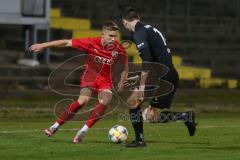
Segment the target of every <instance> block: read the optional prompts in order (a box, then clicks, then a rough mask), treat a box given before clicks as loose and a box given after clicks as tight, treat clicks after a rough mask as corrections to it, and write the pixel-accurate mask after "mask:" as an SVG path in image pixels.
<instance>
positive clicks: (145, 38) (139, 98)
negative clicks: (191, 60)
mask: <svg viewBox="0 0 240 160" xmlns="http://www.w3.org/2000/svg"><path fill="white" fill-rule="evenodd" d="M122 22H123V25H124V27H125V28H126V29H127V30H129V31H131V32H133V40H134V42H135V44H136V47H137V50H138V52H139V54H140V57H141V59H142V71H141V76H140V77H141V78H140V85H139V87H138V88H135V90H134V91H133V93H132V95H131V96H130V97H129V98H128V100H127V102H128V104H129V106H130V110H129V113H130V119H131V123H132V126H133V128H134V131H135V140H134V141H132V142H131V143H129V144H127V145H126V147H145V146H146V143H145V141H144V136H143V117H144V118H145V119H146V120H148V121H150V122H155V123H156V122H160V123H166V122H173V121H177V120H181V121H183V122H184V124H185V125H186V127H187V129H188V132H189V135H190V136H193V135H194V134H195V131H196V123H195V114H194V112H193V111H188V112H172V111H166V110H165V111H162V112H161V111H160V109H169V108H170V106H171V102H172V99H173V97H174V94H175V91H176V87H177V85H178V81H179V77H178V73H177V71H176V69H175V68H174V65H173V63H172V55H171V53H170V50H169V49H168V48H167V45H166V41H165V38H164V37H163V35H162V33H161V32H160V31H159V30H157V29H156V28H154V27H152V26H151V25H146V24H144V23H142V22H141V21H140V17H139V15H138V12H137V10H136V9H135V8H132V7H126V8H125V10H124V12H123V14H122ZM146 62H147V63H149V62H152V63H159V64H163V65H165V66H167V67H168V69H169V70H168V72H167V73H166V75H165V76H163V77H162V78H161V79H163V80H165V81H168V82H170V83H172V85H173V86H174V89H173V90H172V91H170V92H169V93H168V94H165V95H163V96H159V95H157V96H156V97H154V98H152V100H151V103H150V105H149V106H148V107H147V108H146V109H145V110H144V112H143V114H142V111H141V108H140V106H141V104H142V102H143V100H144V95H145V90H146V88H145V86H146V85H147V84H146V82H147V79H148V75H149V74H150V73H149V72H148V70H147V69H146V68H144V66H145V64H146ZM152 68H154V67H152ZM156 69H157V68H156Z"/></svg>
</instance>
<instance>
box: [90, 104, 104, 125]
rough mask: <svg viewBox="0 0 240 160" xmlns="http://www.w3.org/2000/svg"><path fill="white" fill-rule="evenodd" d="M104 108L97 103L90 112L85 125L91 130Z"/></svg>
mask: <svg viewBox="0 0 240 160" xmlns="http://www.w3.org/2000/svg"><path fill="white" fill-rule="evenodd" d="M104 109H105V106H104V105H102V104H100V103H98V104H97V105H96V106H95V107H94V109H93V110H92V112H91V114H90V117H89V118H88V120H87V122H86V125H87V126H88V128H91V127H92V126H93V125H94V124H95V123H96V122H97V121H98V120H99V119H100V118H101V116H102V115H103V113H104Z"/></svg>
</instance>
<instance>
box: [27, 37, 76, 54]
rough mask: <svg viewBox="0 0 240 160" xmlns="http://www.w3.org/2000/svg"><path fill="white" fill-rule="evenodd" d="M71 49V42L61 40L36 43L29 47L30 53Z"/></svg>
mask: <svg viewBox="0 0 240 160" xmlns="http://www.w3.org/2000/svg"><path fill="white" fill-rule="evenodd" d="M57 47H72V40H68V39H63V40H56V41H50V42H45V43H36V44H33V45H32V46H30V47H29V51H30V52H42V50H44V49H46V48H57Z"/></svg>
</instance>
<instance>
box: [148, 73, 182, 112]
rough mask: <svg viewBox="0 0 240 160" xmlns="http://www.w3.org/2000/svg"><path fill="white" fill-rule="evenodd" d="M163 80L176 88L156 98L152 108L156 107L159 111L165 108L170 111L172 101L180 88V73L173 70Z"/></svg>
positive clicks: (152, 102) (152, 100) (152, 101)
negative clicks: (178, 87)
mask: <svg viewBox="0 0 240 160" xmlns="http://www.w3.org/2000/svg"><path fill="white" fill-rule="evenodd" d="M162 79H163V80H166V81H168V82H170V83H172V84H173V86H174V89H173V90H172V91H171V92H169V93H168V94H166V95H163V96H159V97H154V98H153V99H151V102H150V105H151V106H152V107H156V108H159V109H165V108H166V109H169V108H170V107H171V104H172V100H173V97H174V95H175V92H176V89H177V86H178V82H179V77H178V73H177V71H176V70H171V71H169V72H168V73H167V75H166V76H164V77H163V78H162Z"/></svg>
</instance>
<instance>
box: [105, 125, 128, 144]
mask: <svg viewBox="0 0 240 160" xmlns="http://www.w3.org/2000/svg"><path fill="white" fill-rule="evenodd" d="M108 138H109V140H110V141H112V142H113V143H125V142H126V140H127V139H128V131H127V129H126V128H125V127H123V126H121V125H115V126H113V127H112V128H111V129H110V130H109V132H108Z"/></svg>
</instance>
